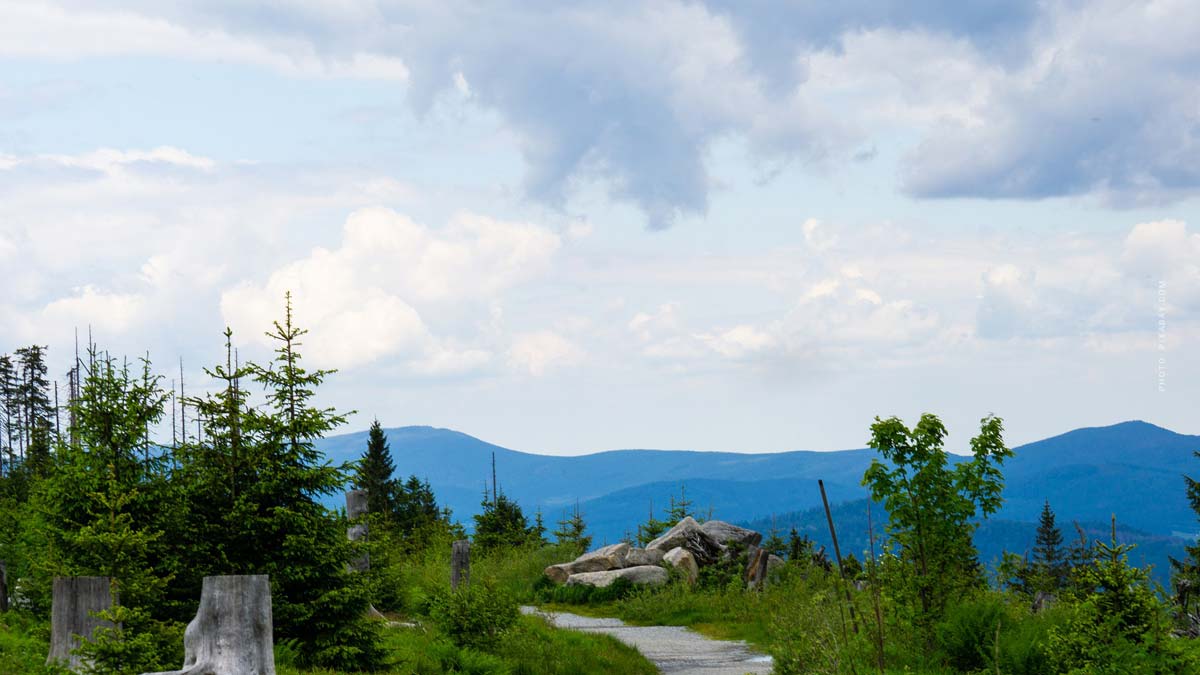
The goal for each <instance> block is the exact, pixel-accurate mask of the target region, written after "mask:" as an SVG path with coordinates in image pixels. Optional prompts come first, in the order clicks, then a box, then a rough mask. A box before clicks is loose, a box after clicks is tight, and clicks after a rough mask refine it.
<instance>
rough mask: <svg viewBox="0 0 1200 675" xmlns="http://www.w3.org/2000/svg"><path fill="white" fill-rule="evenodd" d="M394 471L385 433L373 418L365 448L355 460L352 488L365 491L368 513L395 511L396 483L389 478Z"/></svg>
mask: <svg viewBox="0 0 1200 675" xmlns="http://www.w3.org/2000/svg"><path fill="white" fill-rule="evenodd" d="M395 470H396V465H395V464H394V463H393V462H392V451H391V448H389V447H388V441H387V435H386V434H385V433H384V432H383V426H381V425H380V424H379V420H378V419H376V420H375V421H374V422H372V423H371V430H370V431H369V432H368V434H367V450H366V452H365V453H363V456H362V460H361V461H359V463H358V470H357V472H356V475H355V477H354V487H356V488H358V489H360V490H366V491H367V509H368V510H369V511H370V512H371V513H378V514H387V515H388V516H391V515H392V514H393V512H394V511H395V506H396V505H395V491H396V482H395V480H393V479H392V473H393V472H394V471H395Z"/></svg>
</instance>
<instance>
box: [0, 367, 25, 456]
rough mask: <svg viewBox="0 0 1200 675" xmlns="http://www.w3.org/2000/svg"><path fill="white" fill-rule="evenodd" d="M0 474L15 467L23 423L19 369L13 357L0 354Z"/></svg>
mask: <svg viewBox="0 0 1200 675" xmlns="http://www.w3.org/2000/svg"><path fill="white" fill-rule="evenodd" d="M0 423H3V427H0V474H2V475H9V474H11V473H12V471H13V469H14V468H15V466H14V465H15V460H16V456H17V453H16V448H17V441H16V439H17V433H18V431H17V430H18V429H19V428H20V425H21V415H20V407H19V406H18V405H17V369H16V366H14V365H13V360H12V357H11V356H9V355H8V354H0Z"/></svg>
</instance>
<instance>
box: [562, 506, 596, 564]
mask: <svg viewBox="0 0 1200 675" xmlns="http://www.w3.org/2000/svg"><path fill="white" fill-rule="evenodd" d="M586 531H587V523H585V522H584V520H583V512H582V511H580V510H579V503H578V502H576V503H575V508H573V509H571V513H570V515H567V514H566V513H565V512H564V513H563V519H562V520H560V521H558V529H556V530H555V531H554V532H553V534H554V540H555V541H556V542H558V543H559V544H567V545H570V546H571V547H572V549H573V550H575V552H576V555H579V554H580V553H583V552H585V551H587V550H588V549H589V548H591V546H592V537H591V536H590V535H587V534H585V532H586Z"/></svg>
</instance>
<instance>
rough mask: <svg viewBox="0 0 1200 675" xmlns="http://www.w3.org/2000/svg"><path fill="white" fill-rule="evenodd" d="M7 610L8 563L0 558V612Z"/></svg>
mask: <svg viewBox="0 0 1200 675" xmlns="http://www.w3.org/2000/svg"><path fill="white" fill-rule="evenodd" d="M7 611H8V563H6V562H4V561H3V560H0V612H7Z"/></svg>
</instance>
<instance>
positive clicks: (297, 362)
mask: <svg viewBox="0 0 1200 675" xmlns="http://www.w3.org/2000/svg"><path fill="white" fill-rule="evenodd" d="M304 333H305V331H303V330H300V329H299V328H297V327H296V326H295V325H294V324H293V322H292V308H291V299H290V296H289V297H288V302H287V305H286V313H285V315H284V320H283V321H282V322H275V324H274V330H272V331H271V332H269V333H268V334H267V335H268V336H269V337H270V338H271V339H272V340H274V341H275V343H276V349H275V357H274V359H273V361H272V362H271V364H270V365H269V366H261V365H257V364H254V363H249V364H247V365H245V366H241V365H239V364H238V362H237V359H236V355H235V354H234V353H233V351H232V347H231V342H232V340H231V333H230V332H229V331H226V333H225V336H226V358H225V364H224V365H223V366H218V367H216V368H213V369H211V370H208V371H207V372H208V373H209V374H210V376H212V377H214V378H215V379H217V381H218V382H220V383H221V385H222V386H221V387H220V389H218V390H217V391H215V392H213V393H212V394H210V395H208V396H205V397H202V398H197V399H190V400H188V403H189V405H190V407H192V408H193V410H195V413H196V414H197V415H198V417H199V418H200V419H201V420H202V426H201V429H202V431H203V432H204V433H203V438H202V439H201V438H197V439H194V440H193V441H191V442H188V443H184V444H183V445H182V446H181V449H182V450H181V453H180V454H181V456H182V459H184V460H185V461H184V463H183V469H182V473H183V474H184V476H185V482H186V490H187V493H188V494H187V501H188V503H189V504H192V505H194V507H195V508H194V509H193V510H192V512H191V513H190V514H189V518H190V525H191V526H192V528H194V529H195V531H196V532H197V535H198V536H197V537H196V540H197V541H195V542H194V543H193V542H189V543H188V546H189V547H190V549H191V550H189V551H186V552H185V557H186V559H188V560H189V561H191V562H192V565H191V566H189V568H188V569H187V570H185V572H186V574H187V577H188V578H187V581H186V583H180V584H177V586H178V587H179V588H180V589H181V591H187V592H190V593H191V594H192V597H193V598H194V597H195V596H196V594H198V592H199V584H200V578H201V577H202V576H203V575H204V574H267V575H269V576H270V577H271V590H272V602H273V609H272V612H273V615H274V622H275V635H276V637H277V639H284V640H295V642H296V648H297V658H298V662H299V663H301V664H302V665H303V666H305V667H309V666H313V665H319V666H323V667H327V668H332V669H337V670H355V671H358V670H363V669H370V668H372V667H373V666H374V665H377V664H378V663H379V661H380V660H381V659H382V656H383V652H382V648H381V646H380V643H379V635H378V630H377V628H376V627H375V626H374V625H373V624H371V623H369V622H367V621H366V619H365V615H366V611H367V608H368V606H369V601H368V593H369V590H368V588H367V583H368V582H367V580H366V579H365V578H364V575H356V574H352V573H351V572H350V571H349V570H348V565H347V564H348V563H349V561H350V560H351V559H352V558H353V557H355V556H356V555H358V549H357V548H356V546H355V545H353V544H351V543H350V542H348V541H347V538H346V530H345V522H344V521H343V520H342V519H341V518H340V517H339V516H338V515H337V513H336V512H334V511H332V510H330V509H328V508H326V507H325V506H323V505H322V503H321V500H322V498H324V497H326V496H328V495H331V494H334V493H337V492H339V491H340V490H341V489H342V486H343V485H344V484H345V482H346V480H347V478H348V476H347V475H346V468H344V467H335V466H332V465H330V464H329V463H328V462H326V461H325V458H324V456H323V455H322V453H321V451H320V450H319V449H317V447H316V445H315V441H316V440H317V439H319V438H321V437H322V436H323V435H325V434H327V433H329V432H330V431H332V430H333V429H336V428H337V427H339V426H341V425H342V424H344V423H345V416H344V415H343V414H339V413H337V412H335V411H334V410H332V409H329V408H319V407H316V406H314V405H313V398H314V397H315V396H316V389H317V387H319V386H320V384H321V383H322V382H323V381H324V379H325V378H326V376H328V375H329V374H330V373H331V371H324V370H314V371H308V370H306V369H305V368H304V367H303V366H302V365H301V355H300V350H299V349H300V347H301V342H300V338H301V337H302V336H303V335H304ZM247 378H249V379H250V380H252V381H253V382H256V383H258V384H259V385H261V386H262V387H263V389H264V391H265V398H266V402H265V405H251V403H250V400H249V396H248V393H247V392H246V391H245V388H244V386H243V384H244V380H245V379H247Z"/></svg>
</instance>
